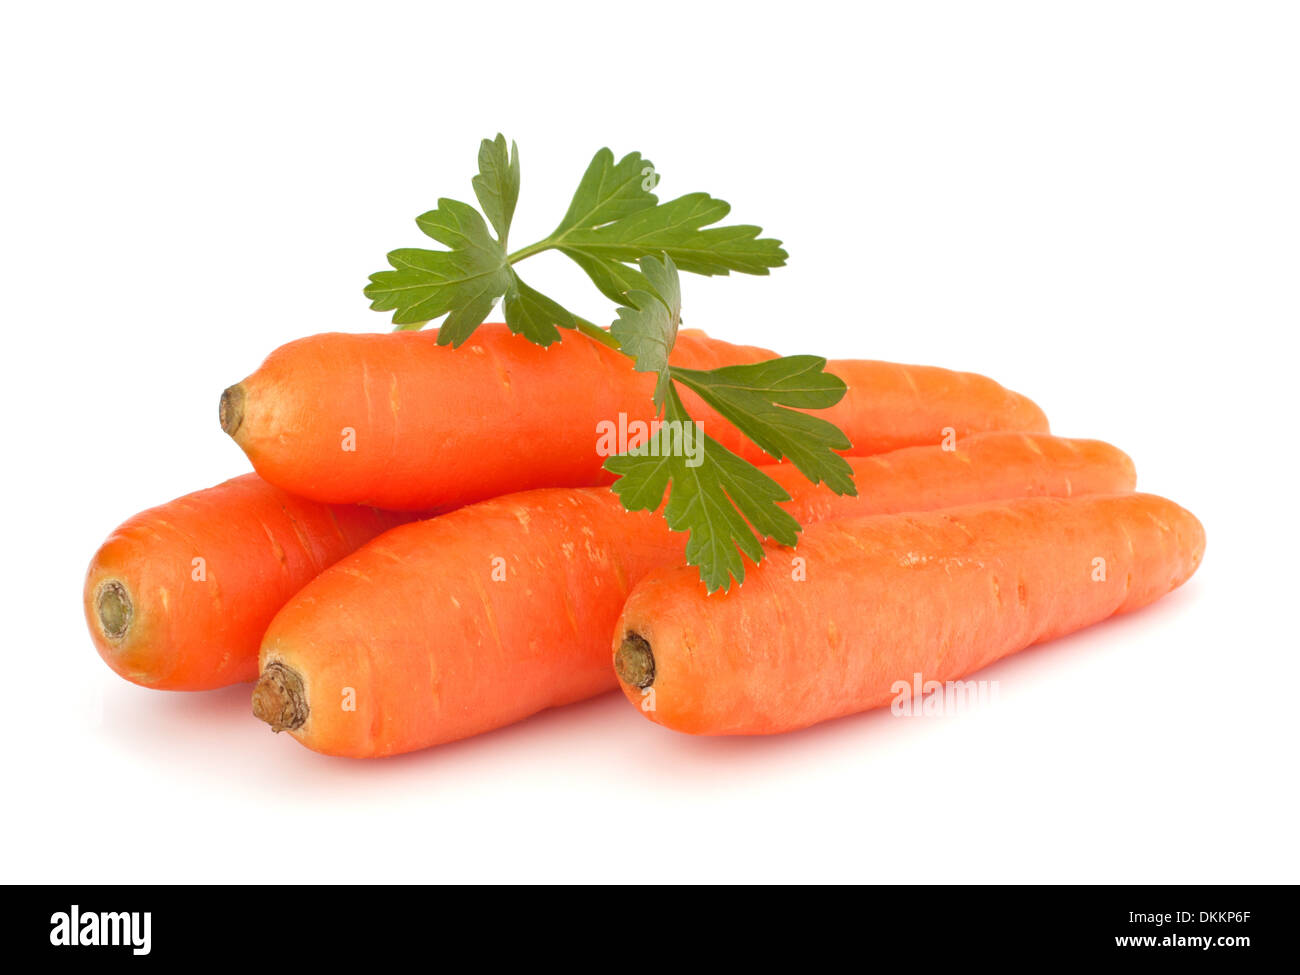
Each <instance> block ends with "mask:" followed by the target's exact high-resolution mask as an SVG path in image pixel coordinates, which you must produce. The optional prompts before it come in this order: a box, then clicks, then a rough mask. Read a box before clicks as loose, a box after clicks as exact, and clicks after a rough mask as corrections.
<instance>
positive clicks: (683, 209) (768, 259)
mask: <svg viewBox="0 0 1300 975" xmlns="http://www.w3.org/2000/svg"><path fill="white" fill-rule="evenodd" d="M651 198H652V199H653V196H651ZM730 212H731V205H730V204H729V203H726V202H724V201H723V200H715V199H714V198H713V197H711V196H709V194H707V193H689V194H687V195H686V196H681V197H678V198H677V199H675V200H669V201H668V202H667V203H661V204H659V205H658V206H655V207H653V208H642V209H639V210H637V211H634V212H632V213H630V214H629V215H628V216H626V217H624V218H622V219H620V220H616V221H614V222H612V223H607V224H605V225H603V226H595V227H579V228H575V229H573V230H570V231H567V232H566V233H565V234H564V235H563V238H562V241H563V244H562V248H561V249H562V250H564V251H565V252H566V253H568V252H570V251H576V252H579V253H581V254H583V255H584V256H586V257H587V258H588V259H600V260H604V261H607V262H613V261H635V260H636V259H637V258H638V257H640V256H641V255H643V254H646V253H660V252H663V253H666V254H667V255H668V256H669V257H671V258H672V259H673V261H674V262H676V264H677V266H678V267H679V268H681V269H682V270H683V271H690V272H692V273H694V274H710V275H712V274H727V273H729V272H731V271H740V272H742V273H744V274H767V273H768V269H769V268H773V267H781V266H782V265H783V264H785V259H786V256H787V255H786V252H785V251H784V250H782V248H781V242H780V241H778V240H773V239H771V238H767V237H764V238H759V237H758V235H759V234H760V233H762V232H763V231H762V228H761V227H754V226H750V225H745V224H742V225H739V226H734V227H708V226H707V225H708V224H713V223H717V222H718V221H719V220H721V219H722V218H723V217H725V216H726V215H727V214H728V213H730ZM706 228H707V229H706Z"/></svg>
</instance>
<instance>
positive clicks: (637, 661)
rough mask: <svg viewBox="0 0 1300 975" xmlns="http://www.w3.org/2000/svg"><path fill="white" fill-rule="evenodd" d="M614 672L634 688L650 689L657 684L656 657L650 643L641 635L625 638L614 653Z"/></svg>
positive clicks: (634, 634)
mask: <svg viewBox="0 0 1300 975" xmlns="http://www.w3.org/2000/svg"><path fill="white" fill-rule="evenodd" d="M614 671H615V673H617V674H618V679H619V680H621V681H622V682H623V683H624V684H631V685H632V686H633V687H643V688H644V687H649V686H650V685H651V684H653V683H654V682H655V655H654V653H653V651H651V649H650V641H648V640H647V639H646V638H645V637H643V636H642V635H641V634H639V633H629V634H628V635H627V636H625V637H623V642H622V643H621V644H619V647H618V650H617V651H615V653H614Z"/></svg>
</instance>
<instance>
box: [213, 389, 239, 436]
mask: <svg viewBox="0 0 1300 975" xmlns="http://www.w3.org/2000/svg"><path fill="white" fill-rule="evenodd" d="M217 412H218V415H219V416H220V418H221V429H222V430H225V431H226V433H228V434H230V436H232V437H233V436H234V435H235V432H236V431H237V430H238V429H239V425H240V424H241V423H243V422H244V386H243V384H242V383H235V385H233V386H231V387H230V388H229V389H227V390H226V391H225V392H223V393H222V394H221V405H220V407H219V408H218V411H217Z"/></svg>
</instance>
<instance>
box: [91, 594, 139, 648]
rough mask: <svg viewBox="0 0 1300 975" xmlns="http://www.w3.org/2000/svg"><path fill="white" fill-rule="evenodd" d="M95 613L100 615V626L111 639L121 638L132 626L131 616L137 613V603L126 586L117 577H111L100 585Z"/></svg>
mask: <svg viewBox="0 0 1300 975" xmlns="http://www.w3.org/2000/svg"><path fill="white" fill-rule="evenodd" d="M95 613H96V615H97V616H98V617H99V628H100V629H101V630H103V631H104V636H106V637H108V638H109V639H110V640H121V639H122V638H123V637H124V636H126V631H127V630H129V629H130V628H131V617H132V616H134V615H135V605H134V604H133V603H132V602H131V594H130V593H129V592H127V591H126V586H124V585H122V583H120V582H118V581H117V580H116V579H110V580H109V581H108V582H105V583H104V584H103V585H101V586H100V587H99V593H98V595H97V596H96V597H95Z"/></svg>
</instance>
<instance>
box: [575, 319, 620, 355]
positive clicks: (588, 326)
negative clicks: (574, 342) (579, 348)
mask: <svg viewBox="0 0 1300 975" xmlns="http://www.w3.org/2000/svg"><path fill="white" fill-rule="evenodd" d="M573 322H574V324H575V325H577V326H578V331H579V332H581V333H582V334H584V335H589V336H591V337H592V338H593V339H595V340H596V341H597V342H600V343H601V344H602V345H608V346H609V347H610V348H611V349H619V348H620V347H619V344H618V342H617V341H616V340H615V338H614V336H612V335H610V334H609V331H608V330H607V329H603V328H601V327H600V326H599V325H597V324H595V323H594V322H589V321H587V320H586V319H585V318H579V317H578V316H577V315H574V316H573Z"/></svg>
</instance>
